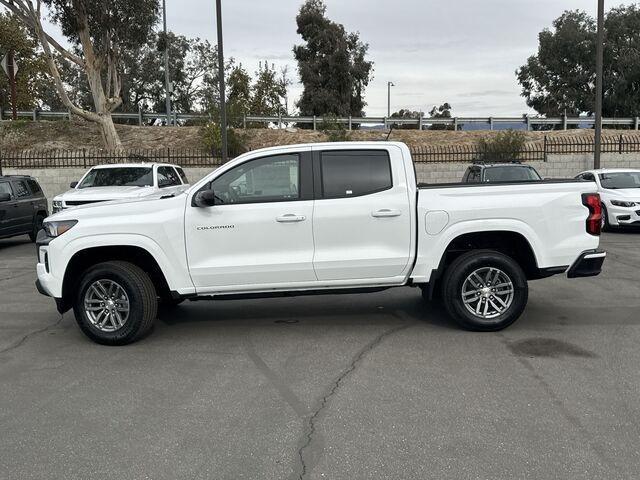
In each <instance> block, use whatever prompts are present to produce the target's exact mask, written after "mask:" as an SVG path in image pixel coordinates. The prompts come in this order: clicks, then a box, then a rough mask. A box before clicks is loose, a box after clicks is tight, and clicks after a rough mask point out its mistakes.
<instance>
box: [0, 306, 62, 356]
mask: <svg viewBox="0 0 640 480" xmlns="http://www.w3.org/2000/svg"><path fill="white" fill-rule="evenodd" d="M63 318H64V316H63V315H60V318H58V320H56V321H55V322H54V323H52V324H51V325H47V326H46V327H43V328H41V329H39V330H34V331H32V332H29V333H27V334H26V335H24V336H23V337H22V338H21V339H20V340H18V341H17V342H15V343H14V344H13V345H9V346H8V347H6V348H3V349H2V350H0V355H2V354H3V353H7V352H9V351H11V350H15V349H16V348H18V347H21V346H22V345H24V343H25V342H26V341H27V340H28V339H30V338H31V337H35V336H36V335H39V334H41V333H44V332H46V331H47V330H51V329H52V328H56V327H57V326H58V325H60V322H62V319H63Z"/></svg>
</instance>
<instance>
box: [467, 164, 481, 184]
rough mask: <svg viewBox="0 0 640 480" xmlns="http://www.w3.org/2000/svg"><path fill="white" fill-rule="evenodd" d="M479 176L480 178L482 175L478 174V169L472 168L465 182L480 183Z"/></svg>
mask: <svg viewBox="0 0 640 480" xmlns="http://www.w3.org/2000/svg"><path fill="white" fill-rule="evenodd" d="M481 176H482V174H481V173H480V169H479V168H478V167H474V168H472V169H471V171H470V172H469V178H468V179H467V181H468V182H469V183H478V182H480V177H481Z"/></svg>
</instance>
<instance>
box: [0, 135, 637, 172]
mask: <svg viewBox="0 0 640 480" xmlns="http://www.w3.org/2000/svg"><path fill="white" fill-rule="evenodd" d="M593 151H594V145H593V138H592V137H590V136H589V137H558V138H551V137H548V136H545V137H544V139H542V141H540V142H534V143H528V144H527V145H525V147H524V149H522V150H518V151H504V150H495V149H490V148H480V147H478V146H477V145H444V146H423V147H413V148H411V155H412V156H413V160H414V162H416V163H472V162H475V161H512V160H518V161H522V162H532V161H546V160H547V158H548V156H549V155H563V154H592V153H593ZM602 151H603V152H604V153H618V154H623V153H638V154H639V155H640V135H619V136H605V137H603V140H602ZM240 153H241V152H230V154H229V158H234V157H236V156H237V155H239V154H240ZM132 162H166V163H175V164H178V165H182V166H183V167H216V166H219V165H222V157H221V155H220V154H218V153H216V152H212V151H209V150H202V149H173V148H163V149H122V150H115V151H109V150H100V149H77V150H60V149H56V150H53V149H52V150H0V172H1V171H2V170H1V169H2V167H5V168H70V167H76V168H89V167H92V166H94V165H101V164H113V163H132Z"/></svg>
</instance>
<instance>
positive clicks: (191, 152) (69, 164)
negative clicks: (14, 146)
mask: <svg viewBox="0 0 640 480" xmlns="http://www.w3.org/2000/svg"><path fill="white" fill-rule="evenodd" d="M235 156H237V154H235V153H234V154H233V155H229V158H234V157H235ZM138 162H139V163H145V162H162V163H173V164H177V165H181V166H183V167H212V166H214V167H215V166H219V165H222V155H220V154H219V153H217V152H212V151H208V150H201V149H176V148H163V149H121V150H100V149H86V148H83V149H79V150H63V149H50V150H0V166H1V167H4V168H89V167H93V166H95V165H105V164H115V163H138Z"/></svg>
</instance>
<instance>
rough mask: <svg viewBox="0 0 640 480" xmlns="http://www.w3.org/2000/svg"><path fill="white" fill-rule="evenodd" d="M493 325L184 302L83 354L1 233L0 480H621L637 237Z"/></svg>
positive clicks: (633, 431) (406, 310)
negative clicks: (583, 275)
mask: <svg viewBox="0 0 640 480" xmlns="http://www.w3.org/2000/svg"><path fill="white" fill-rule="evenodd" d="M602 245H603V246H604V247H605V248H606V249H607V250H608V252H609V257H608V259H607V261H606V263H605V271H604V272H603V274H602V275H601V276H600V277H596V278H591V279H579V280H571V281H569V280H566V279H564V278H551V279H547V280H541V281H538V282H533V283H532V284H531V294H530V300H529V306H528V309H527V311H526V312H525V315H524V316H523V317H522V318H521V319H520V320H519V321H518V322H517V323H516V324H515V325H514V326H512V327H511V328H509V329H507V330H506V331H504V332H502V333H499V334H491V333H489V334H478V333H469V332H464V331H460V330H458V329H457V328H456V327H455V326H454V325H452V324H451V323H450V322H449V321H448V320H447V319H446V318H445V316H444V313H443V312H442V311H441V310H440V309H438V308H437V307H435V306H429V305H426V304H424V303H423V301H422V299H421V297H420V294H419V291H418V290H416V289H395V290H389V291H386V292H383V293H377V294H367V295H359V296H355V295H354V296H321V297H301V298H293V299H269V300H251V301H229V302H216V303H213V302H187V303H185V304H183V305H182V306H180V307H178V308H177V309H176V310H174V311H172V312H161V314H160V318H159V321H158V322H157V323H156V327H155V330H154V332H153V333H152V334H151V335H150V336H149V337H148V338H146V339H144V340H143V341H141V342H139V343H137V344H134V345H130V346H127V347H104V346H99V345H96V344H94V343H91V342H90V341H89V340H88V339H87V338H85V337H84V336H83V335H82V333H81V332H80V330H79V329H78V328H77V326H76V324H75V320H74V319H73V315H72V314H69V313H68V314H65V315H64V316H63V317H61V316H60V315H58V314H57V312H56V310H55V307H54V304H53V302H52V301H51V300H50V299H47V298H45V297H43V296H41V295H39V294H37V293H36V291H35V287H34V285H33V282H34V281H35V270H34V261H35V255H34V247H33V245H32V244H31V243H29V242H28V240H27V239H26V237H25V238H24V239H22V238H16V239H8V240H0V478H2V479H31V478H38V479H40V478H64V479H93V478H99V479H124V478H126V479H142V478H150V479H177V478H190V479H205V478H228V479H239V478H259V479H294V478H300V477H301V476H302V477H303V478H315V479H320V478H332V479H342V478H344V479H355V478H435V479H445V478H447V479H448V478H450V479H462V478H492V479H493V478H505V479H506V478H509V479H510V478H572V479H573V478H637V474H638V470H639V467H640V442H639V441H638V439H639V438H640V368H639V367H638V366H639V365H640V348H639V345H640V313H639V312H640V233H637V232H630V233H609V234H605V235H604V236H603V241H602Z"/></svg>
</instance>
